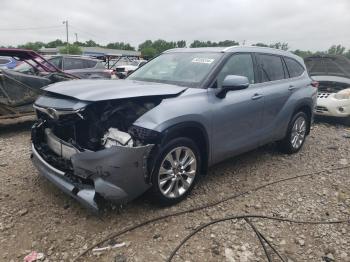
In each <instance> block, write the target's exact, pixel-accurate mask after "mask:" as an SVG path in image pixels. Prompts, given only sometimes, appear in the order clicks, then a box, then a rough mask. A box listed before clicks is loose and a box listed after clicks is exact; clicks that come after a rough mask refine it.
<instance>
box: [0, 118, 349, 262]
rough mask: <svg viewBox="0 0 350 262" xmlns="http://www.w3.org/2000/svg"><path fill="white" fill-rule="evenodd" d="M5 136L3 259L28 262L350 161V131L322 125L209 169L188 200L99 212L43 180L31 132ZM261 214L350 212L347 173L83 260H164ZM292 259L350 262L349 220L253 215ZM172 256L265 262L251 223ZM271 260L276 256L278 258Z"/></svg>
mask: <svg viewBox="0 0 350 262" xmlns="http://www.w3.org/2000/svg"><path fill="white" fill-rule="evenodd" d="M26 130H27V129H26V128H22V129H20V130H18V128H17V129H16V131H14V130H10V131H9V130H7V131H6V132H2V133H0V261H23V257H24V256H25V255H27V254H28V253H30V252H31V251H32V250H35V251H38V252H42V253H44V254H45V261H69V260H71V259H73V258H74V257H75V256H77V255H78V254H79V253H80V252H82V251H83V250H84V249H86V248H87V247H88V246H90V245H91V244H93V243H97V241H99V240H101V239H102V238H104V237H106V236H107V235H108V234H110V233H112V232H116V231H119V230H121V229H123V228H125V227H126V226H131V225H134V224H136V223H139V222H141V221H144V220H145V219H149V218H152V217H156V216H159V215H164V214H167V213H170V212H175V211H179V210H184V209H188V208H193V207H196V206H199V205H202V204H204V203H208V202H212V201H215V200H219V199H222V198H224V197H226V196H228V195H231V194H233V193H239V192H243V191H246V190H249V189H252V188H254V187H258V186H260V185H263V184H266V183H269V182H272V181H275V180H279V179H283V178H288V177H292V176H295V175H299V174H305V173H309V172H313V171H317V170H323V169H327V168H332V167H341V166H343V167H345V166H347V165H349V164H350V150H349V149H350V138H347V137H346V136H347V135H346V134H350V130H349V129H346V128H345V127H344V126H337V125H330V124H316V125H314V127H313V130H312V132H311V134H310V136H309V137H308V138H307V142H306V143H305V145H304V148H303V149H302V151H300V152H299V153H298V154H295V155H291V156H288V155H283V154H280V153H278V152H277V150H276V148H275V145H273V144H272V145H268V146H265V147H262V148H259V149H257V150H255V151H252V152H249V153H247V154H244V155H242V156H239V157H236V158H232V159H230V160H227V161H225V162H223V163H221V164H219V165H217V166H215V167H213V168H211V169H210V170H209V174H208V175H207V176H205V177H203V178H202V179H201V180H200V181H199V183H198V184H197V185H196V187H195V188H194V191H193V193H192V194H191V195H190V196H189V197H188V198H187V199H186V200H185V201H183V202H182V203H180V204H178V205H176V206H173V207H170V208H159V207H157V206H154V205H152V204H151V203H150V202H149V201H148V200H147V198H146V197H140V198H139V199H137V200H136V201H134V202H132V203H130V204H128V205H127V206H125V207H124V208H122V209H114V210H113V209H112V210H109V211H106V212H105V213H104V214H102V215H101V216H99V217H97V216H94V215H92V214H91V213H89V211H87V210H85V209H84V208H83V207H81V206H80V205H79V204H78V203H77V202H75V201H74V200H72V199H71V198H69V197H68V196H66V195H65V194H63V193H62V192H60V191H59V190H58V189H56V188H55V187H54V186H53V185H51V184H50V183H49V182H48V181H46V180H45V179H44V178H42V177H39V176H38V173H37V171H36V170H35V168H34V167H33V165H32V163H31V161H30V149H29V145H30V133H29V132H28V131H26ZM238 214H260V215H267V216H275V217H286V218H287V217H288V218H293V219H301V220H337V219H347V218H349V216H350V169H342V170H338V171H327V172H322V173H320V174H318V175H314V176H308V177H303V178H298V179H294V180H289V181H286V182H283V183H279V184H275V185H272V186H268V187H265V188H263V189H261V190H259V191H255V192H252V193H250V194H248V195H245V196H242V197H238V198H235V199H233V200H229V201H226V202H223V203H221V204H219V205H216V206H214V207H211V208H207V209H204V210H201V211H196V212H193V213H187V214H184V215H180V216H177V217H172V218H168V219H165V220H161V221H158V222H155V223H152V224H149V225H146V226H144V227H142V228H138V229H136V230H134V231H132V232H129V233H127V234H125V235H123V236H121V237H120V238H118V239H115V240H113V241H112V242H111V243H105V244H104V245H103V246H106V245H108V244H114V243H122V242H124V243H125V246H123V247H119V248H115V249H112V250H108V251H104V252H100V253H91V252H89V253H88V254H87V255H85V256H84V257H83V258H82V259H81V260H80V261H116V262H122V261H164V260H166V258H167V257H168V256H169V254H170V253H171V251H172V250H173V249H174V248H175V247H176V246H177V245H178V244H179V243H180V241H181V239H183V238H184V237H185V236H186V235H188V234H189V233H191V232H192V231H193V230H194V229H195V228H197V227H199V226H200V225H203V224H204V223H206V222H209V221H211V220H213V219H216V218H222V217H224V216H229V215H238ZM251 221H252V222H253V224H254V225H255V226H256V227H257V229H258V230H259V231H260V232H261V233H262V234H263V235H264V236H265V237H267V239H269V240H270V241H271V243H273V245H274V246H275V247H276V249H277V250H278V251H279V252H280V253H281V254H283V256H284V257H285V259H286V261H289V262H291V261H329V262H330V261H350V234H349V232H350V223H345V224H332V225H300V224H291V223H282V222H276V221H270V220H263V219H251ZM174 261H229V262H234V261H243V262H244V261H266V257H265V255H264V250H263V248H262V247H261V245H260V244H259V242H258V239H257V238H256V236H255V234H254V232H253V231H252V230H251V228H250V226H249V225H248V224H247V223H245V222H244V220H240V221H237V220H231V221H226V222H222V223H219V224H215V225H212V226H210V227H208V228H206V229H204V230H203V231H201V232H199V233H198V234H197V235H195V236H194V237H192V238H191V239H190V240H189V241H188V242H187V243H186V245H185V246H183V247H182V248H181V249H180V250H179V252H178V254H177V255H176V256H175V257H174ZM273 261H279V260H278V259H277V257H276V256H273Z"/></svg>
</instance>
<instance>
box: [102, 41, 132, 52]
mask: <svg viewBox="0 0 350 262" xmlns="http://www.w3.org/2000/svg"><path fill="white" fill-rule="evenodd" d="M106 47H107V48H111V49H119V50H131V51H135V47H133V46H131V45H130V44H129V43H124V42H115V43H109V44H107V46H106Z"/></svg>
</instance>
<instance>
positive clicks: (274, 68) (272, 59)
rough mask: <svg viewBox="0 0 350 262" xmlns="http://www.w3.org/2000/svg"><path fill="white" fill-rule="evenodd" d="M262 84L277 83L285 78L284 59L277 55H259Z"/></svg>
mask: <svg viewBox="0 0 350 262" xmlns="http://www.w3.org/2000/svg"><path fill="white" fill-rule="evenodd" d="M257 58H258V64H259V72H260V78H261V82H269V81H276V80H281V79H284V78H285V72H284V69H283V63H282V59H281V57H279V56H276V55H267V54H258V55H257Z"/></svg>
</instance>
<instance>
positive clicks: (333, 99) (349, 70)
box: [305, 55, 350, 125]
mask: <svg viewBox="0 0 350 262" xmlns="http://www.w3.org/2000/svg"><path fill="white" fill-rule="evenodd" d="M305 64H306V67H307V68H308V71H309V74H310V76H311V77H312V79H313V80H315V81H317V82H319V87H318V97H317V106H316V109H315V114H316V115H321V116H330V117H338V118H342V120H343V121H344V123H345V124H347V125H350V60H349V59H347V58H346V57H344V56H340V55H322V56H310V57H307V58H305Z"/></svg>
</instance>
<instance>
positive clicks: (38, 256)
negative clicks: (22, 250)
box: [23, 251, 45, 262]
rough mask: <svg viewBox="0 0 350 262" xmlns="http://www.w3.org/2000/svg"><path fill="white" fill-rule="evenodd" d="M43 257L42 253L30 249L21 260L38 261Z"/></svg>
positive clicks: (27, 261) (25, 261)
mask: <svg viewBox="0 0 350 262" xmlns="http://www.w3.org/2000/svg"><path fill="white" fill-rule="evenodd" d="M44 258H45V255H44V253H38V252H36V251H32V252H31V253H30V254H28V255H26V256H25V257H24V258H23V262H34V261H40V260H43V259H44Z"/></svg>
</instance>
